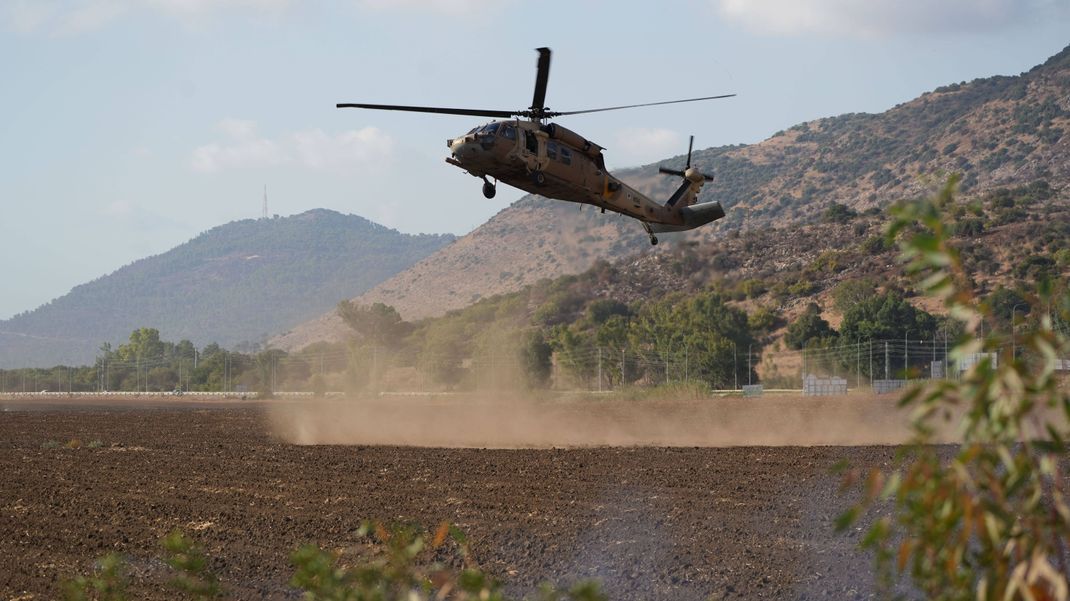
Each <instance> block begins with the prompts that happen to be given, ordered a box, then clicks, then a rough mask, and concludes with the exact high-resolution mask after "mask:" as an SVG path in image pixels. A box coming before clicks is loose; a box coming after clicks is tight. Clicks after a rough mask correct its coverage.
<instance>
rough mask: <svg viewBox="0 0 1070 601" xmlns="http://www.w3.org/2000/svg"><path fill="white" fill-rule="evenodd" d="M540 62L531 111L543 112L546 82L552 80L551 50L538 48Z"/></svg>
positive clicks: (537, 66)
mask: <svg viewBox="0 0 1070 601" xmlns="http://www.w3.org/2000/svg"><path fill="white" fill-rule="evenodd" d="M536 50H537V51H538V52H539V62H538V64H537V65H536V67H535V68H536V69H537V72H536V73H535V95H534V96H532V97H531V110H533V111H536V112H538V111H541V110H542V109H543V108H544V107H545V106H546V104H545V103H546V82H547V80H549V79H550V49H549V48H536Z"/></svg>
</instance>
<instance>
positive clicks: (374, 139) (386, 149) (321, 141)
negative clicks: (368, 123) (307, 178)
mask: <svg viewBox="0 0 1070 601" xmlns="http://www.w3.org/2000/svg"><path fill="white" fill-rule="evenodd" d="M293 142H294V147H295V148H296V150H297V156H298V159H299V161H300V163H301V164H302V165H304V166H306V167H309V168H312V169H327V170H330V169H340V168H345V167H346V166H349V165H360V164H368V163H377V162H379V161H380V160H381V159H383V158H385V157H389V156H390V155H391V154H392V153H393V149H394V141H393V140H392V139H391V138H390V136H389V135H387V134H386V133H385V132H383V131H382V130H381V129H379V128H376V127H365V128H364V129H357V130H350V131H344V132H342V133H340V134H335V135H333V136H332V135H330V134H327V133H325V132H324V131H323V130H321V129H310V130H306V131H299V132H297V133H295V134H294V135H293Z"/></svg>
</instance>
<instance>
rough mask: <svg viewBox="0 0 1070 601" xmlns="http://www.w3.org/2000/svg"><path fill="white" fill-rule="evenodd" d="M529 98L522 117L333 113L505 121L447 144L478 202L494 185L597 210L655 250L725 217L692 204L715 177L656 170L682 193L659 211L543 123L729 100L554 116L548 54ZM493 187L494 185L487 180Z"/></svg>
mask: <svg viewBox="0 0 1070 601" xmlns="http://www.w3.org/2000/svg"><path fill="white" fill-rule="evenodd" d="M536 51H537V52H538V53H539V58H538V62H537V64H536V76H535V94H534V96H533V97H532V100H531V106H530V107H528V108H527V110H521V111H499V110H484V109H467V108H442V107H428V106H403V105H393V104H363V103H339V104H337V105H336V106H337V108H362V109H376V110H386V111H409V112H416V113H439V114H445V115H466V116H473V117H492V118H496V119H504V120H503V121H492V122H491V123H487V124H485V125H481V126H478V127H474V128H472V129H471V130H470V131H469V132H468V133H466V134H464V135H463V136H459V137H457V138H452V139H448V140H446V146H448V147H449V149H450V156H449V157H447V158H446V162H447V163H449V164H451V165H455V166H457V167H460V168H461V169H464V170H465V171H467V172H468V173H470V174H471V175H474V176H475V177H478V178H480V179H482V180H483V195H484V196H486V197H487V198H494V195H495V193H496V192H497V182H505V183H507V184H509V185H510V186H513V187H515V188H520V189H521V190H524V191H525V192H531V193H533V194H539V195H541V196H545V197H547V198H554V199H558V200H565V201H570V202H577V203H583V204H589V205H594V206H596V207H599V208H600V209H601V210H602V212H603V213H605V212H606V210H607V209H608V210H610V211H614V212H617V213H620V214H622V215H627V216H628V217H632V218H635V219H638V220H639V221H640V222H641V223H642V224H643V228H644V229H645V230H646V233H647V235H649V236H650V243H651V244H657V243H658V237H657V236H656V235H655V234H656V233H661V232H679V231H684V230H689V229H693V228H696V227H700V226H703V225H706V224H707V223H710V222H712V221H715V220H717V219H720V218H722V217H724V209H723V208H721V204H720V203H718V202H704V203H700V204H696V201H697V200H698V193H699V191H700V190H701V189H702V185H703V184H704V183H706V182H708V181H713V177H712V176H710V175H707V174H704V173H701V172H699V171H698V169H695V168H693V167H692V166H691V149H692V146H693V145H694V142H695V137H694V136H691V141H690V142H689V143H688V146H687V163H686V165H685V166H684V168H683V169H682V170H681V169H666V168H664V167H661V168H659V171H660V172H661V173H665V174H668V175H675V176H678V177H681V178H683V180H684V181H683V183H681V184H680V187H679V188H677V190H676V191H675V192H674V193H673V194H672V195H671V196H670V197H669V198H668V200H667V201H666V202H665V204H661V203H659V202H657V201H655V200H654V199H652V198H650V197H648V196H646V195H644V194H643V193H641V192H639V191H638V190H636V189H635V188H632V187H631V186H629V185H627V184H625V183H624V182H622V181H621V180H620V179H618V178H616V177H614V176H613V175H612V174H611V173H609V172H608V171H607V170H606V165H605V159H604V157H603V155H602V151H603V150H604V148H603V147H602V146H599V145H598V144H595V143H594V142H591V141H590V140H588V139H586V138H584V137H583V136H581V135H579V134H578V133H576V132H574V131H572V130H570V129H566V128H564V127H562V126H560V125H558V124H556V123H550V122H549V120H550V119H553V118H555V117H562V116H566V115H582V114H584V113H600V112H605V111H615V110H620V109H628V108H637V107H642V106H656V105H662V104H677V103H681V102H696V101H699V100H715V99H718V98H730V97H732V96H735V94H722V95H720V96H706V97H703V98H688V99H686V100H669V101H664V102H648V103H645V104H629V105H624V106H611V107H605V108H597V109H586V110H582V111H552V110H550V109H548V108H547V107H546V104H545V100H546V84H547V81H548V80H549V77H550V49H549V48H537V49H536ZM488 177H489V178H491V179H493V180H494V183H491V181H490V180H489V179H487V178H488Z"/></svg>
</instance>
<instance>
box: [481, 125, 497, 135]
mask: <svg viewBox="0 0 1070 601" xmlns="http://www.w3.org/2000/svg"><path fill="white" fill-rule="evenodd" d="M498 125H500V124H498V123H491V124H489V125H484V126H483V131H481V132H480V133H482V134H486V135H488V136H493V135H494V134H495V133H496V132H497V131H498Z"/></svg>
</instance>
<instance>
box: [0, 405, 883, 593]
mask: <svg viewBox="0 0 1070 601" xmlns="http://www.w3.org/2000/svg"><path fill="white" fill-rule="evenodd" d="M22 409H25V408H19V407H16V406H8V407H7V408H6V410H3V411H0V562H2V565H3V566H4V568H3V569H2V570H0V598H4V599H15V598H18V599H48V598H54V597H56V595H57V594H58V588H57V582H58V579H59V578H60V577H62V576H63V575H69V574H74V573H83V572H85V571H86V570H87V569H88V567H89V565H90V563H91V560H92V559H93V558H94V557H97V556H100V555H102V554H104V553H106V552H108V551H111V550H118V551H120V552H121V553H123V554H124V555H125V556H126V557H128V558H129V559H130V562H131V566H132V569H133V570H134V572H135V580H136V581H137V582H138V583H139V584H138V585H137V586H138V587H139V588H138V589H137V590H136V592H137V597H138V598H156V599H168V598H172V597H173V594H171V593H169V592H168V591H167V589H165V588H164V587H163V584H162V583H163V580H164V579H165V578H166V576H167V572H166V569H165V568H164V566H163V564H162V563H161V562H160V560H159V559H156V558H157V557H158V556H159V547H158V541H159V539H160V538H161V537H162V536H163V535H165V534H166V533H167V532H168V531H170V530H171V529H172V528H174V527H181V528H183V529H184V530H185V531H186V532H187V533H189V534H190V535H191V536H192V537H193V538H194V539H195V540H196V541H197V542H198V543H200V544H201V545H202V546H204V547H205V548H206V549H207V551H208V552H209V554H210V555H211V556H212V557H213V558H214V559H213V562H214V563H213V568H214V569H215V571H216V572H217V573H218V574H219V575H220V577H221V579H222V581H223V584H224V586H225V587H226V588H227V589H228V590H229V591H231V593H232V595H233V597H235V598H242V599H244V598H271V599H286V598H297V592H296V591H294V590H293V589H291V588H290V587H288V585H287V582H288V580H289V578H290V576H291V574H292V568H291V566H290V564H289V559H288V555H289V552H290V551H291V550H292V549H294V548H295V547H297V546H298V545H300V544H302V543H306V542H315V543H318V544H320V545H322V546H324V547H327V548H332V549H345V548H347V547H352V546H355V545H359V544H361V542H362V541H361V539H360V538H359V537H358V535H357V529H358V528H359V526H360V523H361V521H362V520H363V519H366V518H373V519H380V520H385V521H395V520H397V521H408V522H419V523H422V524H426V525H428V526H433V525H435V524H437V523H438V522H440V521H441V520H449V521H451V522H454V523H456V524H458V525H459V526H460V527H461V528H462V529H463V530H464V531H465V532H466V534H467V535H468V538H469V543H470V546H471V548H472V550H473V552H474V555H475V559H476V560H477V561H478V562H479V563H480V564H481V565H482V567H483V568H485V569H486V570H487V571H489V572H490V573H492V574H494V575H495V576H497V577H498V578H500V579H501V580H502V581H503V582H504V583H505V584H506V586H507V588H508V590H509V592H511V593H514V594H516V595H523V594H529V593H532V592H533V591H534V589H535V587H536V586H537V585H538V584H539V583H540V582H545V581H553V582H557V583H559V584H567V583H569V582H574V581H577V580H581V579H587V578H597V579H600V580H601V581H602V582H603V584H604V587H605V589H606V591H607V592H608V593H609V595H610V597H611V598H612V599H622V600H633V599H635V600H637V599H707V598H711V597H712V598H715V599H722V598H729V599H735V598H749V599H754V598H772V599H784V598H789V599H826V598H829V599H845V598H856V597H866V596H869V594H870V593H871V592H872V590H871V589H872V578H871V576H870V572H871V568H870V565H871V560H870V558H869V557H868V556H867V555H865V554H863V553H861V552H859V551H858V550H857V546H856V545H857V537H858V534H857V533H852V534H847V535H844V534H837V533H836V532H834V529H833V525H832V523H833V520H834V519H835V517H836V516H837V515H838V514H839V513H840V511H842V509H843V508H844V507H845V506H846V504H847V502H848V500H847V499H846V498H844V497H842V496H840V494H839V492H838V478H837V477H836V476H834V475H832V474H831V473H830V471H829V470H830V468H831V467H832V466H833V465H834V464H836V463H837V462H839V461H840V460H843V459H847V460H850V461H851V462H853V463H854V464H855V465H859V466H876V465H884V464H887V463H888V462H890V461H891V460H892V457H893V455H894V449H892V448H890V447H745V446H744V447H730V448H694V447H675V448H666V447H620V448H610V447H604V448H588V449H528V450H522V449H521V450H482V449H442V448H412V447H391V446H342V445H337V446H315V445H313V446H299V445H294V444H289V443H286V442H283V441H281V440H280V439H279V438H277V437H276V436H274V435H272V434H271V432H270V428H269V427H268V423H269V421H270V420H269V419H268V417H267V414H266V412H265V411H264V409H263V407H262V406H260V405H251V406H228V407H219V406H218V405H210V404H195V403H194V404H187V405H181V406H178V405H163V406H157V407H155V408H145V407H139V406H136V405H131V406H126V407H117V406H116V407H106V408H105V407H92V406H75V407H54V406H53V407H46V408H37V409H35V410H28V411H27V410H22ZM74 438H77V439H79V440H80V441H81V442H82V443H83V444H82V446H81V447H80V448H43V447H42V444H43V443H46V442H47V441H58V442H60V443H66V442H67V441H70V440H71V439H74ZM94 440H99V441H100V442H101V446H99V447H98V448H88V445H87V443H89V442H90V441H94Z"/></svg>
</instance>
